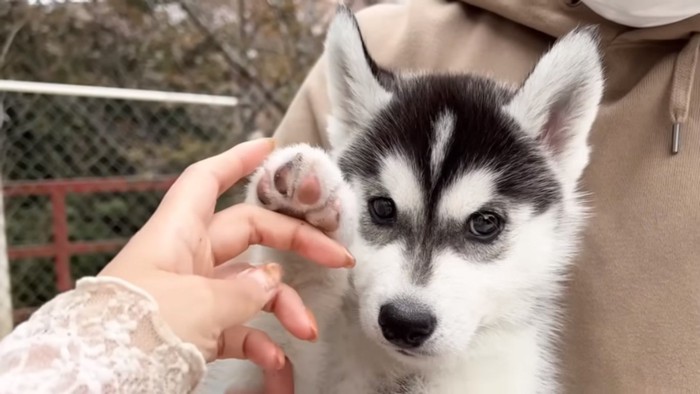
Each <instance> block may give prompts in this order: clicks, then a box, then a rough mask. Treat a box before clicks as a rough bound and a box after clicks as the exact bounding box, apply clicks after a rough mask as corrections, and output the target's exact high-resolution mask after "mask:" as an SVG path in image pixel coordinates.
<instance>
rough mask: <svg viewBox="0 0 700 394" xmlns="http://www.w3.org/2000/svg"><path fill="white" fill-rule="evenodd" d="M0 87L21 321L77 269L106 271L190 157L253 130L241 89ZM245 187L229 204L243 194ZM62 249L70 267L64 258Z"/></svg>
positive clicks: (80, 272) (12, 271) (12, 269)
mask: <svg viewBox="0 0 700 394" xmlns="http://www.w3.org/2000/svg"><path fill="white" fill-rule="evenodd" d="M72 88H74V87H73V86H70V85H67V86H63V89H65V90H66V91H67V92H69V91H70V90H71V89H72ZM1 89H2V83H0V90H1ZM134 93H135V94H136V95H137V96H138V94H139V93H140V94H143V92H141V91H135V92H132V94H134ZM0 97H1V99H2V105H3V108H4V122H3V125H2V128H1V130H2V134H1V135H2V137H1V138H2V141H1V144H2V145H1V146H2V157H4V160H3V179H4V185H3V186H4V190H5V196H4V205H5V207H4V214H5V222H6V223H5V231H6V232H5V234H6V239H7V243H8V245H9V250H8V251H9V257H10V264H9V277H10V279H11V292H10V293H11V305H12V308H13V309H14V316H13V320H14V322H15V323H17V322H20V321H22V320H24V319H26V318H27V317H28V315H29V314H30V313H31V312H32V311H33V310H34V309H35V308H36V307H38V306H40V305H42V304H43V303H44V302H46V301H47V300H49V299H51V298H52V297H53V296H55V295H56V294H57V292H58V291H60V290H66V289H65V288H61V287H69V286H70V285H71V284H72V280H73V279H76V278H80V277H82V276H86V275H94V274H96V273H97V272H99V270H100V269H101V268H102V267H103V266H104V265H105V264H106V263H107V262H108V261H109V260H110V259H111V258H112V257H113V254H114V252H116V250H117V248H118V247H119V246H120V245H121V244H123V242H124V241H125V240H126V239H128V237H129V236H131V235H132V234H133V233H134V232H135V231H136V230H137V229H138V228H139V227H140V226H141V225H142V224H143V223H144V222H145V220H146V219H147V218H148V217H149V216H150V214H151V213H152V212H153V210H154V209H155V207H156V206H157V204H158V202H159V200H160V198H161V197H162V194H163V192H164V188H165V187H167V185H168V184H169V183H168V182H169V180H171V179H172V178H173V177H174V176H176V175H177V174H178V173H179V172H180V171H181V170H182V169H184V168H185V167H186V166H187V165H188V164H190V163H191V162H192V161H195V160H198V159H200V158H204V157H207V156H210V155H213V154H216V153H218V152H220V151H221V150H222V149H225V148H226V147H229V146H232V145H235V144H236V143H239V142H241V141H243V140H244V139H246V138H248V135H247V134H245V133H242V132H240V128H238V127H236V119H237V116H236V113H237V111H238V110H239V106H238V105H234V104H236V100H233V99H231V100H230V101H229V102H228V103H227V104H225V105H212V104H206V103H204V104H202V103H182V102H147V101H141V100H140V99H139V98H138V97H134V98H133V99H130V100H124V99H105V98H95V97H80V96H67V95H54V94H38V93H20V92H4V93H0ZM205 98H206V97H205ZM236 191H237V189H234V191H232V192H231V193H230V194H229V195H227V196H225V197H226V198H224V199H223V200H222V204H228V203H232V202H234V201H235V199H236ZM57 204H59V205H57ZM61 223H64V224H63V225H61ZM62 253H65V254H66V256H67V264H66V265H67V267H61V266H59V265H58V264H57V256H58V255H59V254H62ZM6 269H7V268H6ZM61 270H63V271H61ZM62 281H63V282H64V283H66V284H67V285H63V286H62ZM0 284H2V281H1V280H0ZM6 285H7V284H5V286H6ZM2 290H3V291H4V292H5V293H4V294H5V295H6V294H7V291H6V289H2ZM2 300H3V298H0V301H2ZM5 303H7V302H6V300H5ZM0 307H2V305H0ZM5 309H7V307H5Z"/></svg>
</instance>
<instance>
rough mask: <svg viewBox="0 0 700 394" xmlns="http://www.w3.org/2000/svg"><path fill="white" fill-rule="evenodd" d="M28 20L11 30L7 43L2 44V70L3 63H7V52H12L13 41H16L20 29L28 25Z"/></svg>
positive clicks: (0, 53) (0, 66)
mask: <svg viewBox="0 0 700 394" xmlns="http://www.w3.org/2000/svg"><path fill="white" fill-rule="evenodd" d="M27 22H28V20H27V19H25V20H23V21H21V22H19V23H17V24H16V25H15V26H14V27H13V28H12V30H11V31H10V35H9V36H8V37H7V39H6V40H5V43H4V44H3V45H2V51H1V52H0V70H1V69H2V67H3V65H4V64H5V58H6V57H7V54H8V53H9V52H10V48H12V43H13V42H14V41H15V37H17V34H18V33H19V31H20V30H22V28H23V27H24V25H26V24H27Z"/></svg>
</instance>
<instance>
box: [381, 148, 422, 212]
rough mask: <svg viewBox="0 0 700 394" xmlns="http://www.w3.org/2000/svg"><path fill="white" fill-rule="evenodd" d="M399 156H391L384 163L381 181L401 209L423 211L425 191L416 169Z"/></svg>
mask: <svg viewBox="0 0 700 394" xmlns="http://www.w3.org/2000/svg"><path fill="white" fill-rule="evenodd" d="M409 163H410V161H408V160H406V158H405V157H403V156H399V155H389V156H387V158H386V159H384V161H383V162H382V169H381V172H380V179H381V182H382V185H383V186H384V187H385V188H386V189H387V191H388V192H389V195H390V196H391V198H392V199H393V200H394V203H395V204H396V206H397V207H398V208H399V209H404V210H414V211H415V210H422V208H423V207H422V205H423V191H422V189H421V186H420V182H418V177H417V176H416V170H415V167H414V166H412V165H410V164H409Z"/></svg>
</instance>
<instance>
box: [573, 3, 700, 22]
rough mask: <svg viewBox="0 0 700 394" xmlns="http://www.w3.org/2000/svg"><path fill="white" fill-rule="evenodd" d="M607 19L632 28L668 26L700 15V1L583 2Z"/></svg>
mask: <svg viewBox="0 0 700 394" xmlns="http://www.w3.org/2000/svg"><path fill="white" fill-rule="evenodd" d="M582 2H583V3H584V4H586V5H587V6H588V8H590V9H591V10H593V11H594V12H595V13H597V14H598V15H600V16H602V17H603V18H605V19H608V20H611V21H613V22H617V23H619V24H621V25H626V26H631V27H652V26H661V25H668V24H670V23H674V22H678V21H681V20H683V19H687V18H690V17H691V16H694V15H697V14H700V1H699V0H582Z"/></svg>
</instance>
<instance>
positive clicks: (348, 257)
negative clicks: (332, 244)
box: [344, 249, 356, 268]
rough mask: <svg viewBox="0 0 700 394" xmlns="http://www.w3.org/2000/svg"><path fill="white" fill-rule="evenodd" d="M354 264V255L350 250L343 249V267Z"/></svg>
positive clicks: (349, 266) (351, 266)
mask: <svg viewBox="0 0 700 394" xmlns="http://www.w3.org/2000/svg"><path fill="white" fill-rule="evenodd" d="M355 264H356V261H355V257H353V255H352V254H350V251H349V250H347V249H345V265H344V267H345V268H353V267H354V266H355Z"/></svg>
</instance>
